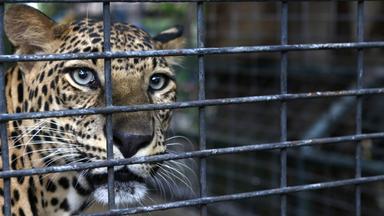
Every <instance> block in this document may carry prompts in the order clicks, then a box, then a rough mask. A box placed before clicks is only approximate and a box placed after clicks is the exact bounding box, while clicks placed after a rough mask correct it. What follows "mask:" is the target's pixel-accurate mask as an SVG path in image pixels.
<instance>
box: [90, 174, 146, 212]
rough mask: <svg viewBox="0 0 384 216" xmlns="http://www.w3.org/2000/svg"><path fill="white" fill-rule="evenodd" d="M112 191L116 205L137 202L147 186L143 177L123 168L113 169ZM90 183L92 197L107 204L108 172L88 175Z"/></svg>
mask: <svg viewBox="0 0 384 216" xmlns="http://www.w3.org/2000/svg"><path fill="white" fill-rule="evenodd" d="M114 178H115V181H114V187H113V188H114V192H115V203H116V205H126V204H131V203H137V202H138V201H140V200H141V199H143V198H144V197H145V195H146V194H147V190H148V189H147V186H146V185H145V182H144V179H143V178H142V177H139V176H138V175H136V174H134V173H133V172H131V171H130V170H129V169H127V168H124V169H120V170H118V171H115V174H114ZM88 182H89V183H90V184H91V185H92V187H93V189H94V192H93V198H94V199H95V200H96V201H97V202H99V203H100V204H103V205H106V204H108V174H107V173H101V174H93V175H91V176H89V177H88Z"/></svg>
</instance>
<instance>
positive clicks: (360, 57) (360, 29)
mask: <svg viewBox="0 0 384 216" xmlns="http://www.w3.org/2000/svg"><path fill="white" fill-rule="evenodd" d="M356 30H357V31H356V34H357V41H358V42H363V41H364V1H363V0H359V1H358V2H357V29H356ZM356 67H357V68H356V69H357V70H356V72H357V74H356V75H357V82H356V83H357V84H356V89H361V88H363V76H364V53H363V50H362V49H358V50H357V65H356ZM362 111H363V101H362V97H361V96H357V97H356V119H355V120H356V123H355V124H356V134H361V133H362ZM355 177H356V178H359V177H361V143H360V142H357V143H356V149H355ZM355 215H356V216H360V215H361V187H360V186H359V185H356V187H355Z"/></svg>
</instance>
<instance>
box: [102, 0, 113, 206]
mask: <svg viewBox="0 0 384 216" xmlns="http://www.w3.org/2000/svg"><path fill="white" fill-rule="evenodd" d="M110 37H111V11H110V2H104V3H103V39H104V44H103V46H104V51H106V52H109V51H110V50H111V41H110ZM104 76H105V87H104V88H105V92H104V96H105V106H107V107H108V106H112V74H111V59H110V58H104ZM112 127H113V126H112V114H107V115H106V137H107V160H110V159H112V158H113V133H112ZM114 184H115V180H114V167H113V166H109V167H108V208H109V209H114V208H115V190H114Z"/></svg>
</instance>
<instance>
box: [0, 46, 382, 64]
mask: <svg viewBox="0 0 384 216" xmlns="http://www.w3.org/2000/svg"><path fill="white" fill-rule="evenodd" d="M372 48H384V42H383V41H373V42H349V43H312V44H290V45H268V46H238V47H221V48H217V47H215V48H195V49H177V50H148V51H126V52H100V53H66V54H35V55H0V62H23V61H55V60H73V59H103V58H129V57H155V56H198V55H217V54H238V53H263V52H282V51H309V50H335V49H338V50H340V49H372Z"/></svg>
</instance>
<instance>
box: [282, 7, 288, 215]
mask: <svg viewBox="0 0 384 216" xmlns="http://www.w3.org/2000/svg"><path fill="white" fill-rule="evenodd" d="M280 10H281V14H280V43H281V45H286V44H288V3H287V1H282V2H281V6H280ZM287 70H288V58H287V52H286V51H282V52H281V59H280V93H281V94H282V95H284V94H287ZM280 141H281V142H285V141H287V102H286V101H281V105H280ZM286 186H287V149H285V148H282V149H281V150H280V187H281V188H282V187H286ZM280 215H281V216H285V215H287V195H286V194H282V195H281V197H280Z"/></svg>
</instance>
